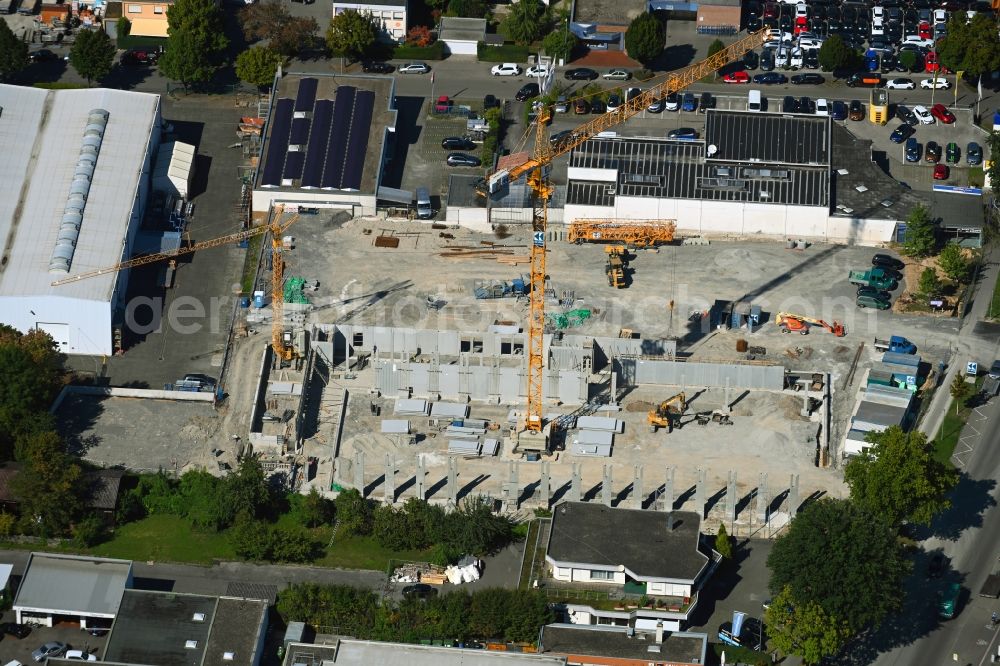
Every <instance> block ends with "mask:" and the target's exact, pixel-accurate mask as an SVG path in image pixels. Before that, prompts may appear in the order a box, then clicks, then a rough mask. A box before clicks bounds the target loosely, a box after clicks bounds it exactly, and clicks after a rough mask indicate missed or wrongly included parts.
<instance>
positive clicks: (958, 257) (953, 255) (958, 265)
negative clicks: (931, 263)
mask: <svg viewBox="0 0 1000 666" xmlns="http://www.w3.org/2000/svg"><path fill="white" fill-rule="evenodd" d="M938 266H940V267H941V271H942V272H943V273H944V274H945V275H946V276H947V277H948V279H949V280H954V281H955V282H959V283H962V282H965V281H966V280H968V279H969V272H970V269H971V267H972V266H971V263H970V262H969V260H968V259H967V258H966V257H965V252H963V251H962V248H960V247H959V246H958V245H955V244H954V243H948V244H947V245H945V246H944V248H943V249H942V250H941V254H939V255H938Z"/></svg>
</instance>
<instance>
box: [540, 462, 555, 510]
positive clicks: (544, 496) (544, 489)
mask: <svg viewBox="0 0 1000 666" xmlns="http://www.w3.org/2000/svg"><path fill="white" fill-rule="evenodd" d="M538 495H539V498H540V499H541V500H542V506H543V507H544V508H546V509H548V508H550V507H551V506H552V479H551V477H550V476H549V463H548V461H544V462H542V478H541V480H540V481H539V482H538Z"/></svg>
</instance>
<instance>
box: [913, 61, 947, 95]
mask: <svg viewBox="0 0 1000 666" xmlns="http://www.w3.org/2000/svg"><path fill="white" fill-rule="evenodd" d="M927 55H928V56H929V55H930V54H929V53H928V54H927ZM920 87H921V88H923V89H924V90H948V89H949V88H951V81H949V80H948V79H924V80H923V81H921V82H920Z"/></svg>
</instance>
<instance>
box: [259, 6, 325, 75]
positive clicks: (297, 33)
mask: <svg viewBox="0 0 1000 666" xmlns="http://www.w3.org/2000/svg"><path fill="white" fill-rule="evenodd" d="M239 22H240V28H241V29H242V30H243V35H244V36H245V37H246V38H247V40H249V41H257V40H262V39H266V40H267V42H268V46H269V47H270V48H271V49H272V50H273V51H277V52H278V53H280V54H281V55H283V56H285V57H289V58H290V57H292V56H295V55H298V54H299V53H300V52H301V51H302V50H303V49H304V48H308V47H309V46H311V45H312V43H313V41H314V40H315V38H316V32H317V31H318V30H319V24H317V23H316V20H315V19H312V18H301V17H295V16H292V14H291V12H289V11H288V8H287V7H286V6H285V5H283V4H282V3H280V2H275V1H274V0H269V1H267V2H255V3H253V4H250V5H247V6H246V7H244V8H243V9H241V10H240V13H239ZM244 80H245V79H244Z"/></svg>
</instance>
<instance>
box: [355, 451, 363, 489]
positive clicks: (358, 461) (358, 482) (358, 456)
mask: <svg viewBox="0 0 1000 666" xmlns="http://www.w3.org/2000/svg"><path fill="white" fill-rule="evenodd" d="M354 487H355V488H357V489H358V492H359V493H361V496H362V497H364V496H365V452H364V451H355V452H354Z"/></svg>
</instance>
